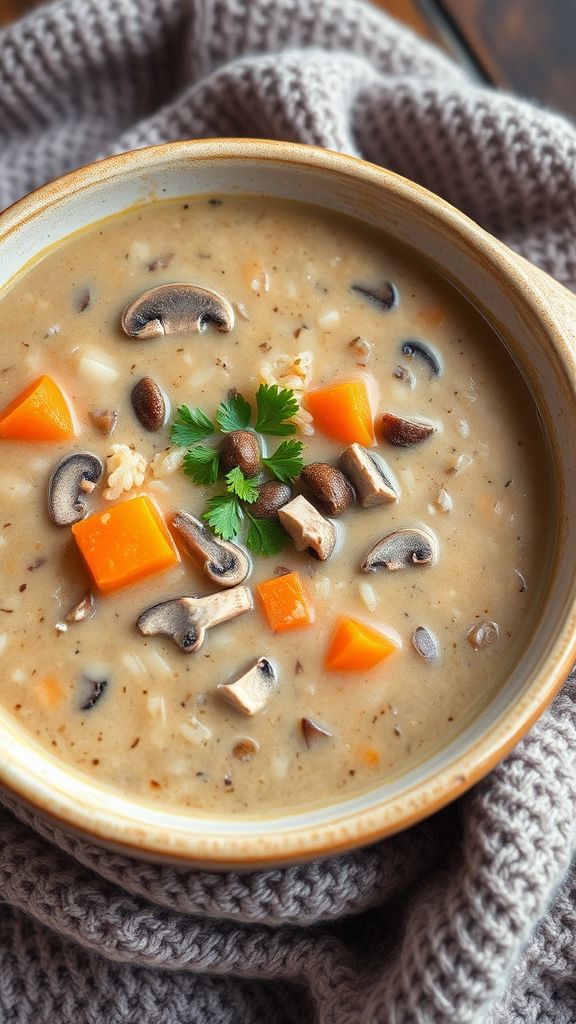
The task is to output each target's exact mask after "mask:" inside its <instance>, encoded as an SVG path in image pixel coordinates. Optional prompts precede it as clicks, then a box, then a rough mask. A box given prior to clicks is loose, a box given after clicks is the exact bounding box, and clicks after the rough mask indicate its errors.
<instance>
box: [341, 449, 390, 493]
mask: <svg viewBox="0 0 576 1024" xmlns="http://www.w3.org/2000/svg"><path fill="white" fill-rule="evenodd" d="M340 465H341V466H342V469H343V470H344V472H345V474H346V476H347V477H349V478H350V480H351V481H352V483H353V485H354V487H355V488H356V493H357V495H358V498H359V500H360V504H361V505H362V508H372V507H373V506H374V505H386V504H388V502H391V501H398V498H399V497H400V488H399V487H398V483H397V481H396V478H395V476H394V474H393V472H392V470H391V469H390V468H389V467H388V466H387V465H386V463H385V462H384V459H381V458H380V456H379V455H376V453H375V452H369V451H367V450H366V448H362V446H361V445H359V444H356V443H354V444H351V445H350V447H349V448H347V449H346V451H344V452H342V455H341V456H340Z"/></svg>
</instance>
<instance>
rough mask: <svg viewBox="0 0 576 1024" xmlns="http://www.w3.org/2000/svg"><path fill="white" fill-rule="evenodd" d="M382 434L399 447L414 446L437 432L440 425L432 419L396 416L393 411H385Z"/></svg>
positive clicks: (390, 442)
mask: <svg viewBox="0 0 576 1024" xmlns="http://www.w3.org/2000/svg"><path fill="white" fill-rule="evenodd" d="M381 429H382V436H383V437H384V438H385V439H386V441H388V443H389V444H394V445H396V446H397V447H398V448H412V447H413V446H414V445H416V444H422V441H426V439H427V438H428V437H431V436H432V434H435V433H436V431H437V430H438V427H437V425H436V424H435V423H432V421H431V420H426V419H424V418H422V417H418V418H411V419H408V418H407V417H404V416H394V414H393V413H391V412H385V413H384V415H383V417H382V425H381Z"/></svg>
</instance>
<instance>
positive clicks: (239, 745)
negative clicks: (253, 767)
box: [232, 736, 260, 761]
mask: <svg viewBox="0 0 576 1024" xmlns="http://www.w3.org/2000/svg"><path fill="white" fill-rule="evenodd" d="M259 750H260V745H259V743H257V742H256V740H253V739H252V737H251V736H242V737H241V738H240V739H239V740H236V743H235V744H234V746H233V747H232V756H233V757H235V758H236V760H237V761H251V760H252V758H253V757H255V756H256V754H257V753H258V751H259Z"/></svg>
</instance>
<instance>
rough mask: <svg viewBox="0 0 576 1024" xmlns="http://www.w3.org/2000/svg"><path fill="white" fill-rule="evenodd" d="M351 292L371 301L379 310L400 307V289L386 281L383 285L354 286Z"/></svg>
mask: <svg viewBox="0 0 576 1024" xmlns="http://www.w3.org/2000/svg"><path fill="white" fill-rule="evenodd" d="M350 291H352V292H357V294H358V295H364V296H365V297H366V298H367V299H370V302H372V303H373V304H374V305H375V306H378V308H379V309H381V310H384V311H388V310H389V309H393V308H394V306H397V305H398V289H397V288H396V286H395V285H393V284H392V282H391V281H384V283H383V284H381V285H374V286H373V287H372V286H371V285H368V284H353V285H352V286H351V288H350Z"/></svg>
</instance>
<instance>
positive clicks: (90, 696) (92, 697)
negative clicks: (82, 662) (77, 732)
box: [80, 672, 109, 711]
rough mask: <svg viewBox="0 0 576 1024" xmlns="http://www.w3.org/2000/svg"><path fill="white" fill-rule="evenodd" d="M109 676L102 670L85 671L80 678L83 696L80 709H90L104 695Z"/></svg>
mask: <svg viewBox="0 0 576 1024" xmlns="http://www.w3.org/2000/svg"><path fill="white" fill-rule="evenodd" d="M108 681H109V680H108V677H107V675H106V674H105V673H100V672H83V673H82V677H81V680H80V685H81V687H82V691H83V696H82V698H81V700H82V703H81V704H80V711H90V710H91V709H92V708H93V707H94V706H95V704H97V703H98V701H99V700H101V699H102V697H103V696H104V692H105V690H106V688H107V686H108Z"/></svg>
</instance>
